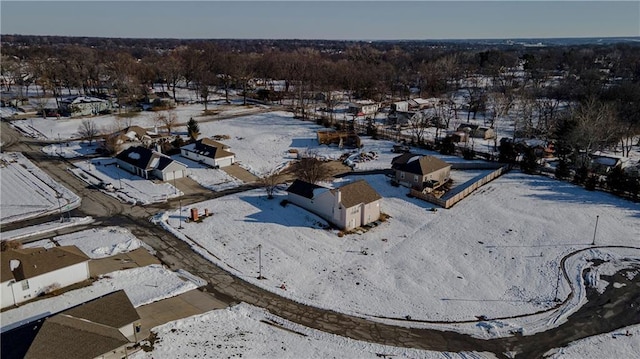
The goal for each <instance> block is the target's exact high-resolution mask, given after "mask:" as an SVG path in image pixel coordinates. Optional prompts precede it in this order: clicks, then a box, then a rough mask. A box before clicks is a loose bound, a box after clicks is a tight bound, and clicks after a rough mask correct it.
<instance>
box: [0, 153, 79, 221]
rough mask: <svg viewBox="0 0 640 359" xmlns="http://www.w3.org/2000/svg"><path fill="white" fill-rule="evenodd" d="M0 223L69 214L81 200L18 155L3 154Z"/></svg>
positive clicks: (0, 183) (0, 182) (0, 162)
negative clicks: (60, 213) (57, 213)
mask: <svg viewBox="0 0 640 359" xmlns="http://www.w3.org/2000/svg"><path fill="white" fill-rule="evenodd" d="M0 167H1V168H2V175H1V176H0V197H1V198H2V201H1V203H0V223H1V224H7V223H11V222H16V221H21V220H25V219H29V218H34V217H39V216H46V215H49V214H53V213H56V212H60V211H62V212H67V211H69V210H71V209H73V208H76V207H78V206H80V197H78V196H77V195H76V194H74V193H73V192H71V191H70V190H68V189H67V188H65V187H64V186H62V185H60V184H58V183H57V182H55V181H54V180H53V179H52V178H51V177H49V175H47V174H46V173H45V172H44V171H42V170H41V169H39V168H38V167H36V166H35V165H34V164H33V163H32V162H31V161H29V160H28V159H27V158H26V157H25V156H24V155H22V154H21V153H18V152H5V153H0Z"/></svg>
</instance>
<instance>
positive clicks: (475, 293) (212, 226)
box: [159, 172, 640, 337]
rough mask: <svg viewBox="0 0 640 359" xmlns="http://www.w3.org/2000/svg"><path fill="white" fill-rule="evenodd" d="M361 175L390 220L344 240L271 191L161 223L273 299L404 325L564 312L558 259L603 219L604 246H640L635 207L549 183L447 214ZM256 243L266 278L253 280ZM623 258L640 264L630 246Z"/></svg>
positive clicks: (529, 183)
mask: <svg viewBox="0 0 640 359" xmlns="http://www.w3.org/2000/svg"><path fill="white" fill-rule="evenodd" d="M363 177H364V178H365V179H366V180H367V181H368V182H369V183H370V184H371V185H372V186H373V187H374V188H376V190H377V191H378V192H379V193H380V194H381V195H382V196H383V197H384V199H383V204H382V211H383V212H385V213H387V214H389V215H390V216H391V218H390V219H389V220H388V221H387V222H384V223H383V224H382V225H380V226H378V227H375V228H374V229H372V230H370V231H368V232H366V233H364V234H361V235H358V234H354V235H348V236H345V237H342V238H339V237H338V236H337V235H336V232H335V231H330V230H325V229H322V228H323V226H324V223H325V222H324V221H323V220H322V219H320V218H319V217H317V216H315V215H313V214H311V213H308V212H306V211H304V210H301V209H300V208H297V207H295V206H293V205H287V206H286V207H282V206H281V205H280V202H281V200H282V199H284V198H286V197H285V194H284V193H283V192H278V193H276V198H275V199H273V200H267V199H266V195H265V193H264V191H263V190H255V191H250V192H244V193H240V194H236V195H232V196H226V197H223V198H220V199H215V200H211V201H207V202H203V203H199V204H196V205H194V206H193V207H197V208H199V210H200V212H201V213H202V212H204V209H205V208H206V209H208V210H209V211H210V212H211V213H213V215H212V216H210V217H208V218H206V219H204V221H202V222H201V223H193V222H192V223H185V220H184V218H183V220H182V225H183V227H184V228H183V229H181V230H178V228H177V227H178V226H179V216H178V215H179V213H178V211H177V210H174V211H171V212H167V213H165V214H164V216H163V217H162V219H164V220H165V221H160V223H162V225H163V226H165V227H166V228H167V229H168V230H170V231H172V232H174V233H176V234H177V235H178V236H179V237H180V238H182V239H183V240H185V241H187V242H189V243H192V244H193V243H197V244H198V245H193V248H194V250H196V251H199V252H201V253H202V254H203V255H205V256H207V257H208V258H209V259H210V260H211V261H213V262H215V263H217V264H219V265H221V266H223V267H225V268H227V269H228V270H230V271H231V272H233V273H236V274H237V275H241V276H242V277H243V278H246V279H247V280H249V281H251V282H252V283H254V284H256V285H258V286H261V287H263V288H265V289H267V290H271V291H274V292H277V293H278V294H280V295H283V296H285V297H289V298H292V299H294V300H297V301H300V302H304V303H308V304H311V305H315V306H319V307H324V308H331V309H333V310H337V311H341V312H347V313H352V314H356V315H361V316H366V317H373V318H376V317H379V319H380V320H387V319H383V318H385V317H389V318H396V320H397V321H398V322H400V323H402V319H403V318H405V317H406V316H407V315H408V316H410V317H411V318H412V319H413V320H418V321H421V320H423V321H464V320H476V318H477V317H478V316H486V317H487V318H489V319H491V318H500V317H509V316H514V315H519V314H527V313H532V312H536V311H540V310H543V309H549V308H551V307H552V306H553V305H554V304H555V302H554V300H555V299H556V283H558V280H557V278H558V275H559V270H558V268H559V263H560V260H561V259H562V257H563V256H565V255H567V254H569V253H571V252H573V251H575V250H578V249H584V248H587V247H589V246H590V245H591V243H592V238H593V231H594V224H595V220H596V215H598V216H599V225H598V231H597V237H596V244H597V245H628V246H637V245H638V238H640V221H638V217H639V216H640V209H639V208H638V206H637V205H635V204H633V203H631V202H627V201H624V200H620V199H618V198H616V197H614V196H611V195H608V194H605V193H599V192H589V191H586V190H584V189H582V188H580V187H577V186H573V185H571V184H569V183H565V182H559V181H555V180H552V179H548V178H544V177H537V176H528V175H524V174H521V173H517V172H514V173H511V174H508V175H505V176H503V177H501V178H499V179H497V180H495V181H494V182H491V183H490V184H488V185H485V186H484V187H482V188H480V189H479V190H478V191H476V192H475V193H474V194H472V195H471V196H470V197H468V198H466V199H465V200H463V201H462V202H460V203H458V204H457V205H456V206H454V207H453V208H452V209H450V210H441V211H438V212H432V211H430V210H429V209H431V208H432V207H433V206H432V205H431V204H429V203H426V202H422V201H420V200H418V199H409V198H407V197H406V195H405V193H406V189H404V188H398V187H392V186H390V185H389V183H388V181H387V179H386V178H385V177H384V176H382V175H374V176H363ZM356 179H358V177H357V176H356V177H353V178H349V179H347V180H356ZM182 215H184V216H186V215H187V212H185V211H183V213H182ZM159 217H160V216H159ZM258 244H261V245H262V258H261V259H262V273H263V275H264V276H265V277H266V278H267V279H266V280H257V279H254V278H255V277H257V272H258V261H259V259H258V250H257V246H258ZM199 246H202V247H203V248H204V249H205V250H206V251H204V250H203V249H201V248H199ZM365 252H366V253H367V254H366V255H363V254H362V253H365ZM593 255H594V256H595V255H596V254H593ZM603 255H604V254H603ZM616 255H620V254H615V253H613V254H611V253H606V256H610V258H615V257H616ZM623 255H624V256H630V257H631V258H638V257H640V254H639V253H638V252H637V251H634V250H632V249H629V250H627V251H626V252H624V253H623ZM578 263H579V264H576V266H577V267H572V268H571V271H570V273H569V274H570V276H577V277H579V276H580V274H579V273H578V272H576V271H577V270H578V269H579V268H578V267H579V266H584V265H585V264H584V260H583V261H582V262H580V261H578ZM580 263H582V264H580ZM572 279H573V280H574V281H578V280H577V279H576V278H572ZM559 283H560V284H559V286H558V287H557V296H558V298H560V299H564V298H566V297H567V295H568V293H569V290H570V289H569V284H568V283H565V282H564V281H563V280H561V281H560V282H559ZM282 284H285V288H286V290H283V289H280V287H281V285H282ZM578 304H579V303H578ZM576 305H577V304H576ZM562 313H563V312H561V313H560V314H557V315H556V317H557V318H556V323H560V322H562V318H560V317H562ZM558 316H559V317H558ZM545 319H548V318H545ZM545 319H540V318H533V320H532V322H531V323H528V322H527V321H514V323H513V324H511V323H510V321H509V320H506V319H505V320H503V321H502V322H500V323H498V322H495V323H490V324H489V325H488V326H489V328H487V326H486V325H483V326H471V327H464V328H462V327H461V328H458V330H461V331H466V332H470V333H472V334H474V335H478V336H481V337H487V336H496V335H508V334H509V332H510V331H512V330H519V329H520V328H522V327H526V328H525V329H524V330H525V331H526V332H528V333H530V332H533V331H536V330H540V329H544V327H545V325H547V323H546V322H545ZM405 325H409V324H408V323H406V324H405ZM411 325H414V324H411ZM500 328H504V329H502V330H501V329H500Z"/></svg>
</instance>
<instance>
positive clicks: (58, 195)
mask: <svg viewBox="0 0 640 359" xmlns="http://www.w3.org/2000/svg"><path fill="white" fill-rule="evenodd" d="M60 198H62V193H60V192H57V193H56V199H57V200H58V212H60V223H62V222H64V217H63V215H62V205H61V204H60Z"/></svg>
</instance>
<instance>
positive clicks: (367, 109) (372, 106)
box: [348, 100, 380, 116]
mask: <svg viewBox="0 0 640 359" xmlns="http://www.w3.org/2000/svg"><path fill="white" fill-rule="evenodd" d="M379 108H380V104H379V103H377V102H374V101H371V100H366V101H364V100H363V101H356V102H352V103H350V104H349V108H348V111H349V113H351V114H354V115H357V116H366V115H373V114H375V113H376V112H377V111H378V109H379Z"/></svg>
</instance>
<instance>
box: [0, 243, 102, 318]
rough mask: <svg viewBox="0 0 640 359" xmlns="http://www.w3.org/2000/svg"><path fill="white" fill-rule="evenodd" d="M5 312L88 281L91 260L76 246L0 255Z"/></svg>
mask: <svg viewBox="0 0 640 359" xmlns="http://www.w3.org/2000/svg"><path fill="white" fill-rule="evenodd" d="M1 258H2V263H1V265H2V272H1V273H0V274H1V276H2V284H1V287H0V293H1V297H2V308H6V307H10V306H12V305H17V304H20V303H22V302H25V301H28V300H31V299H33V298H35V297H37V296H38V295H40V294H43V293H47V292H49V291H52V290H54V289H57V288H63V287H66V286H69V285H72V284H75V283H79V282H82V281H84V280H87V279H89V276H90V274H89V257H87V256H86V255H85V254H84V253H82V251H80V249H78V247H76V246H61V247H53V248H48V249H45V248H24V249H9V250H6V251H3V252H1Z"/></svg>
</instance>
